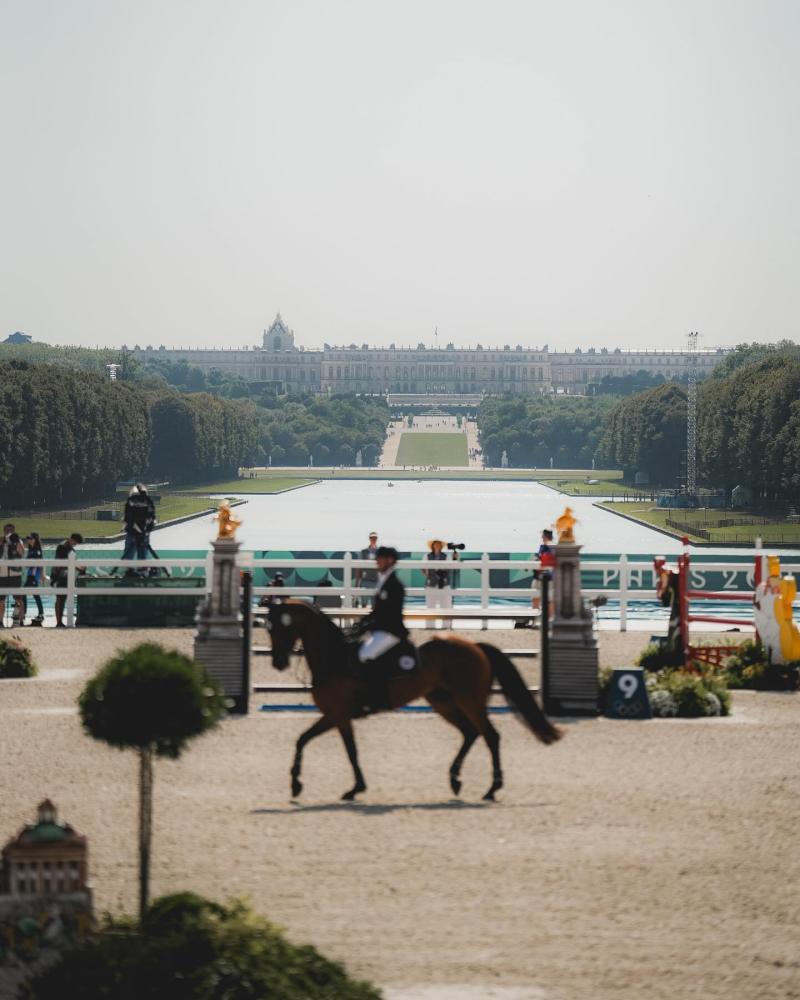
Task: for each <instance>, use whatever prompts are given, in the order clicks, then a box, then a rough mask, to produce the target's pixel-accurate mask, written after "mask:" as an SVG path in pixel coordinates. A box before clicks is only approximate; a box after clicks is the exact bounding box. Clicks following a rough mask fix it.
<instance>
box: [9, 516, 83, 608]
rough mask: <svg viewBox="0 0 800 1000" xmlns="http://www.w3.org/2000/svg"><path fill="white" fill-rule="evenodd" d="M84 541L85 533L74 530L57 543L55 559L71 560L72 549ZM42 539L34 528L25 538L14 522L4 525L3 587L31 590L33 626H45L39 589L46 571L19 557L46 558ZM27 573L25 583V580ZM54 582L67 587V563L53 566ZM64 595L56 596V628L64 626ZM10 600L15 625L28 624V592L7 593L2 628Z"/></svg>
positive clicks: (51, 576)
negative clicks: (33, 608)
mask: <svg viewBox="0 0 800 1000" xmlns="http://www.w3.org/2000/svg"><path fill="white" fill-rule="evenodd" d="M82 542H83V536H82V535H80V534H78V533H77V532H74V533H73V534H72V535H70V536H69V538H65V539H64V541H63V542H61V544H60V545H57V546H56V551H55V558H56V559H68V558H69V555H70V553H71V552H73V551H74V550H75V548H76V547H77V546H78V545H80V544H81V543H82ZM42 558H43V553H42V542H41V539H40V537H39V534H38V532H36V531H32V532H31V533H30V534H29V535H26V536H25V537H24V538H21V537H20V535H19V534H18V533H17V529H16V526H15V525H14V524H12V523H10V522H9V523H8V524H5V525H4V526H3V539H2V543H0V560H2V562H0V586H1V587H3V588H4V589H8V590H19V589H20V588H25V589H26V590H31V591H32V593H31V595H30V596H31V599H32V601H33V603H34V605H35V607H36V614H35V615H34V616H32V617H31V620H30V621H29V622H28V623H27V624H28V625H31V626H34V627H36V626H39V627H41V626H42V625H43V624H44V605H43V604H42V598H41V597H40V595H39V594H38V593H37V590H38V589H39V588H40V587H41V586H42V585H43V583H44V580H45V573H44V567H43V566H22V565H19V566H17V565H16V563H17V562H18V561H19V560H22V559H25V560H28V559H31V560H32V559H42ZM23 574H24V576H25V582H24V583H23V580H22V578H23ZM50 584H51V585H52V586H53V587H65V586H66V585H67V569H66V567H65V566H53V567H52V570H51V572H50ZM66 600H67V599H66V596H65V595H64V594H58V595H56V600H55V615H56V627H58V628H64V627H65V625H64V607H65V604H66ZM9 603H10V605H11V622H10V624H11V627H12V628H15V627H17V626H22V625H25V624H26V622H25V619H26V617H27V615H28V595H27V594H5V595H4V596H3V614H2V615H0V628H4V627H5V624H6V621H5V619H6V614H7V612H8V608H9Z"/></svg>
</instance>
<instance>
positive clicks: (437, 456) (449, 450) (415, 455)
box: [396, 432, 469, 466]
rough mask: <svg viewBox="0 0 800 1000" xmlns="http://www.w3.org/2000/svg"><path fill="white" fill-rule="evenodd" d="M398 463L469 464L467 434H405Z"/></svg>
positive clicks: (398, 455) (399, 449) (401, 438)
mask: <svg viewBox="0 0 800 1000" xmlns="http://www.w3.org/2000/svg"><path fill="white" fill-rule="evenodd" d="M396 464H397V465H449V466H454V465H456V466H468V465H469V457H468V455H467V435H466V434H456V433H451V434H433V433H431V434H428V433H422V432H421V433H419V434H403V435H401V437H400V447H399V448H398V450H397V459H396Z"/></svg>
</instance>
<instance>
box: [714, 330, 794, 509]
mask: <svg viewBox="0 0 800 1000" xmlns="http://www.w3.org/2000/svg"><path fill="white" fill-rule="evenodd" d="M698 403H699V405H698V417H697V443H698V466H699V469H700V474H701V476H702V479H703V481H704V483H705V484H707V485H709V486H721V487H723V488H724V489H726V490H731V489H732V488H733V487H734V486H737V485H739V484H741V485H742V486H746V487H747V488H748V489H750V490H752V492H753V497H754V498H757V499H760V500H762V501H765V502H767V503H774V502H780V503H782V502H794V503H797V502H798V498H800V350H798V349H797V348H794V349H791V348H790V349H788V350H784V351H781V352H777V353H772V354H769V355H767V356H766V357H765V358H764V360H763V361H758V362H756V363H755V364H749V365H745V366H744V367H741V368H738V369H735V370H734V373H733V374H732V375H731V376H730V377H729V378H722V379H709V380H708V382H707V383H706V384H705V385H704V386H703V392H702V394H701V395H700V397H699V400H698Z"/></svg>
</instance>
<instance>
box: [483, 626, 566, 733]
mask: <svg viewBox="0 0 800 1000" xmlns="http://www.w3.org/2000/svg"><path fill="white" fill-rule="evenodd" d="M476 645H477V646H478V647H479V648H480V649H481V650H483V652H484V653H485V654H486V657H487V659H488V660H489V663H490V664H491V665H492V673H493V674H494V676H495V678H496V680H497V681H498V683H499V684H500V687H501V688H502V689H503V694H504V695H505V696H506V698H507V699H508V701H509V703H510V704H511V705H512V706H513V707H514V708H515V709H516V710H517V711H518V712H519V713H520V715H521V716H522V718H523V719H524V720H525V722H526V724H527V726H528V728H529V729H530V730H531V732H532V733H534V734H535V735H536V736H537V737H538V738H539V739H540V740H541V741H542V743H555V742H556V740H560V739H561V737H562V736H563V735H564V734H563V733H562V732H561V730H560V729H558V728H557V727H556V726H554V725H553V723H552V722H551V721H550V720H549V719H548V718H547V716H546V715H545V714H544V712H543V711H542V710H541V708H539V706H538V705H537V704H536V701H535V699H534V697H533V695H532V694H531V693H530V691H529V690H528V688H527V687H526V686H525V682H524V681H523V679H522V677H521V675H520V672H519V671H518V670H517V668H516V667H515V666H514V664H513V663H512V662H511V660H510V659H509V658H508V657H507V656H506V654H505V653H503V652H502V651H501V650H499V649H498V648H497V647H496V646H491V645H489V643H488V642H479V643H476Z"/></svg>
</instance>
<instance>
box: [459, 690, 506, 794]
mask: <svg viewBox="0 0 800 1000" xmlns="http://www.w3.org/2000/svg"><path fill="white" fill-rule="evenodd" d="M462 707H463V711H464V714H465V715H467V716H469V720H470V722H471V723H472V724H473V725H474V726H476V727H477V729H478V731H479V732H480V734H481V736H482V737H483V738H484V739H485V740H486V745H487V746H488V747H489V753H491V755H492V784H491V786H490V787H489V791H488V792H487V793H486V794H485V795H484V796H483V798H484V799H485V800H486V801H487V802H494V793H495V792H498V791H499V790H500V789H501V788H502V787H503V769H502V767H501V766H500V733H498V731H497V730H496V729H495V728H494V726H493V725H492V724H491V722H490V721H489V716H488V715H487V714H486V709H485V708H483V709H477V708H472V707H471V706H469V707H468V706H467V705H463V706H462Z"/></svg>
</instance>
